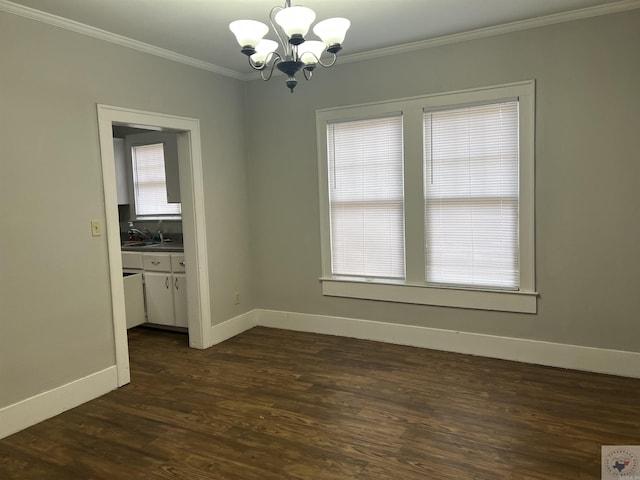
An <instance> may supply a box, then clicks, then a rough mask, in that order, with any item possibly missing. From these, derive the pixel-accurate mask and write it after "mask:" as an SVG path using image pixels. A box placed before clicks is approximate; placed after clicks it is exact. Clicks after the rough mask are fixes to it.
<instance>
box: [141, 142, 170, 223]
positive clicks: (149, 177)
mask: <svg viewBox="0 0 640 480" xmlns="http://www.w3.org/2000/svg"><path fill="white" fill-rule="evenodd" d="M131 165H132V171H133V192H134V199H135V201H134V205H135V212H136V217H137V218H141V217H158V216H172V217H179V216H180V215H181V212H182V208H181V204H180V203H169V202H168V200H167V179H166V173H165V159H164V143H153V144H146V145H135V146H133V147H131Z"/></svg>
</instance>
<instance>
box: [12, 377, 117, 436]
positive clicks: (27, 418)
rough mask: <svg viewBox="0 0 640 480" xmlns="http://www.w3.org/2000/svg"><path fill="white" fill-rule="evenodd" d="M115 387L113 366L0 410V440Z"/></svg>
mask: <svg viewBox="0 0 640 480" xmlns="http://www.w3.org/2000/svg"><path fill="white" fill-rule="evenodd" d="M116 388H118V372H117V369H116V367H115V365H114V366H112V367H109V368H105V369H104V370H100V371H99V372H95V373H92V374H91V375H87V376H86V377H84V378H79V379H78V380H74V381H73V382H69V383H67V384H65V385H62V386H60V387H57V388H54V389H53V390H49V391H46V392H42V393H39V394H38V395H35V396H33V397H30V398H27V399H25V400H22V401H20V402H18V403H14V404H13V405H9V406H7V407H3V408H0V438H4V437H7V436H9V435H11V434H13V433H16V432H18V431H20V430H23V429H25V428H27V427H30V426H32V425H35V424H36V423H38V422H41V421H43V420H46V419H47V418H51V417H55V416H56V415H58V414H60V413H62V412H64V411H66V410H70V409H72V408H73V407H77V406H78V405H80V404H82V403H85V402H88V401H90V400H93V399H94V398H97V397H99V396H101V395H104V394H105V393H107V392H110V391H111V390H115V389H116Z"/></svg>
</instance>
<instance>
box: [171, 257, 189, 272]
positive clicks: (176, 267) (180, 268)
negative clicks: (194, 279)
mask: <svg viewBox="0 0 640 480" xmlns="http://www.w3.org/2000/svg"><path fill="white" fill-rule="evenodd" d="M171 271H172V272H175V273H184V272H185V271H186V269H185V263H184V254H182V253H177V254H176V253H172V254H171Z"/></svg>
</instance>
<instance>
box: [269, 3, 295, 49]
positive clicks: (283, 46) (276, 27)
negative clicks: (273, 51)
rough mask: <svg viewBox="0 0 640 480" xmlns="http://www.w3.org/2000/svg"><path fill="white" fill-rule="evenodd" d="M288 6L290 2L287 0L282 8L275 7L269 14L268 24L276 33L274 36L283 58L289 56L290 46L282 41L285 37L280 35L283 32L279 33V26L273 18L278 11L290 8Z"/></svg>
mask: <svg viewBox="0 0 640 480" xmlns="http://www.w3.org/2000/svg"><path fill="white" fill-rule="evenodd" d="M290 6H291V2H290V0H287V4H285V6H284V7H280V6H277V5H276V6H275V7H273V8H272V9H271V11H270V12H269V23H270V24H271V27H272V28H273V31H274V32H276V36H277V37H278V40H280V45H282V50H283V52H284V55H285V57H286V56H287V55H289V53H290V52H289V48H290V45H289V42H287V41H285V40H284V37H285V36H286V35H284V36H283V35H282V34H284V32H281V29H280V25H278V24H277V23H276V21H275V18H276V13H278V12H279V11H280V10H284V9H285V8H287V7H290Z"/></svg>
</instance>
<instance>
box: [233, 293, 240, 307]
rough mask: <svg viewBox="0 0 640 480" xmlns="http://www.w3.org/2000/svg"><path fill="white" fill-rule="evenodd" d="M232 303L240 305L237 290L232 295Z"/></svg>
mask: <svg viewBox="0 0 640 480" xmlns="http://www.w3.org/2000/svg"><path fill="white" fill-rule="evenodd" d="M233 304H234V305H240V294H239V293H238V292H236V294H235V295H234V296H233Z"/></svg>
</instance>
